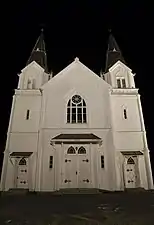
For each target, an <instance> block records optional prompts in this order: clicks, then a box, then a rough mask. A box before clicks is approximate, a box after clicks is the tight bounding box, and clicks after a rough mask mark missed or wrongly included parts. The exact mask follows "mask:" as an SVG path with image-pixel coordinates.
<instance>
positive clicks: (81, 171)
mask: <svg viewBox="0 0 154 225" xmlns="http://www.w3.org/2000/svg"><path fill="white" fill-rule="evenodd" d="M78 187H79V188H90V187H91V176H90V159H89V151H88V148H84V147H83V146H81V147H79V149H78Z"/></svg>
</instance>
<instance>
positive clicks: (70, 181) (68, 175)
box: [62, 145, 91, 188]
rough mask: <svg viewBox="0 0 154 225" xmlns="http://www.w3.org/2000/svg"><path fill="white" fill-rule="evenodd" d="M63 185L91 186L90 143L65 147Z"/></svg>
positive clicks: (75, 186) (72, 186)
mask: <svg viewBox="0 0 154 225" xmlns="http://www.w3.org/2000/svg"><path fill="white" fill-rule="evenodd" d="M62 187H63V188H89V187H91V173H90V157H89V145H82V146H81V145H72V146H68V147H67V148H66V149H65V158H64V176H63V178H62Z"/></svg>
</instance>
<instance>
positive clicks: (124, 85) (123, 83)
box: [122, 79, 126, 88]
mask: <svg viewBox="0 0 154 225" xmlns="http://www.w3.org/2000/svg"><path fill="white" fill-rule="evenodd" d="M122 87H123V88H126V81H125V79H122Z"/></svg>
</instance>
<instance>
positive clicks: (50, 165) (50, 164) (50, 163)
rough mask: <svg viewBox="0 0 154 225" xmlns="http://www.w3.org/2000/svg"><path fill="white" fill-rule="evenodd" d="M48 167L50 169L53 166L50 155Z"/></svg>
mask: <svg viewBox="0 0 154 225" xmlns="http://www.w3.org/2000/svg"><path fill="white" fill-rule="evenodd" d="M49 168H50V169H52V168H53V156H50V160H49Z"/></svg>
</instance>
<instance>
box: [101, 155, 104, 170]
mask: <svg viewBox="0 0 154 225" xmlns="http://www.w3.org/2000/svg"><path fill="white" fill-rule="evenodd" d="M101 168H104V155H101Z"/></svg>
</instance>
